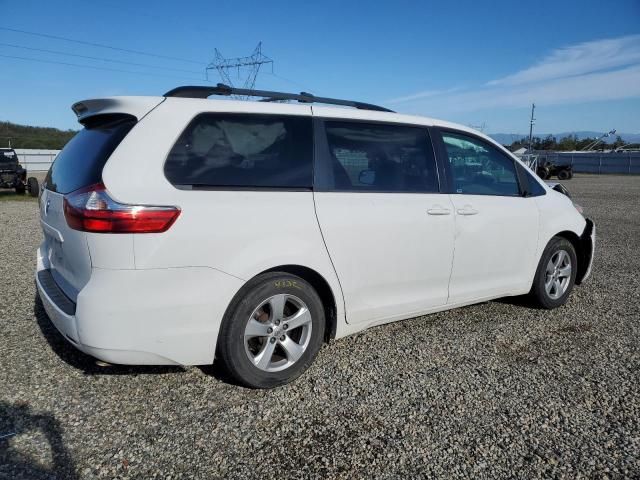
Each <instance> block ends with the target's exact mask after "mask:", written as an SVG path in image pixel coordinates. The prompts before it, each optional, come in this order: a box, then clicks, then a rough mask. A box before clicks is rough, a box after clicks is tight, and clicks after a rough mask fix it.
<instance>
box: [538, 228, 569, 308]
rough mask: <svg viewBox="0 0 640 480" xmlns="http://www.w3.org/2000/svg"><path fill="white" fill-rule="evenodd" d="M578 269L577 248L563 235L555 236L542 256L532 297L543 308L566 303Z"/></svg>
mask: <svg viewBox="0 0 640 480" xmlns="http://www.w3.org/2000/svg"><path fill="white" fill-rule="evenodd" d="M577 269H578V260H577V256H576V251H575V248H573V245H572V244H571V242H570V241H569V240H567V239H565V238H562V237H553V238H552V239H551V241H550V242H549V244H548V245H547V247H546V248H545V250H544V252H543V253H542V257H541V258H540V263H539V264H538V269H537V270H536V276H535V278H534V280H533V286H532V288H531V294H530V295H531V297H532V298H533V300H534V301H535V302H536V304H538V305H539V306H541V307H542V308H547V309H551V308H556V307H559V306H561V305H564V304H565V303H566V302H567V299H568V298H569V294H570V293H571V290H572V289H573V285H574V283H575V279H576V272H577Z"/></svg>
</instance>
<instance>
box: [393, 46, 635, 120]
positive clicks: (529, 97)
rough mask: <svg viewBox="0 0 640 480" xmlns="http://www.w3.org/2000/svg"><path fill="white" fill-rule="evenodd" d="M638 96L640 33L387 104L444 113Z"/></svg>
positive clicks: (562, 51)
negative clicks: (481, 80) (480, 81)
mask: <svg viewBox="0 0 640 480" xmlns="http://www.w3.org/2000/svg"><path fill="white" fill-rule="evenodd" d="M634 97H640V35H629V36H624V37H619V38H612V39H604V40H596V41H592V42H586V43H580V44H577V45H573V46H569V47H564V48H561V49H558V50H555V51H553V52H552V53H551V54H550V55H548V56H547V57H546V58H545V59H543V60H542V61H541V62H539V63H537V64H535V65H533V66H531V67H530V68H526V69H524V70H520V71H518V72H515V73H513V74H512V75H508V76H506V77H503V78H500V79H496V80H492V81H490V82H488V83H486V84H484V85H479V86H477V87H475V88H469V89H465V90H461V89H449V90H440V91H436V90H430V91H425V92H418V93H415V94H413V95H406V96H404V97H400V98H396V99H394V100H392V101H389V102H388V103H390V104H405V106H406V107H409V108H410V110H411V111H412V112H413V113H421V112H424V111H427V112H429V114H433V113H435V112H438V113H439V114H443V113H444V114H446V113H450V112H464V111H474V110H482V109H493V108H512V107H526V106H528V105H531V103H533V102H535V103H536V104H537V105H562V104H571V103H583V102H590V101H602V100H617V99H623V98H634ZM409 102H411V103H410V105H407V104H408V103H409Z"/></svg>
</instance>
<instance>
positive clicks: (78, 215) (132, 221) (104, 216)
mask: <svg viewBox="0 0 640 480" xmlns="http://www.w3.org/2000/svg"><path fill="white" fill-rule="evenodd" d="M179 215H180V209H179V208H177V207H157V206H151V205H127V204H123V203H118V202H116V201H115V200H114V199H112V198H111V197H110V196H109V194H108V193H107V190H106V188H105V186H104V185H103V184H101V183H97V184H95V185H91V186H89V187H87V188H83V189H80V190H76V191H75V192H72V193H70V194H68V195H65V197H64V216H65V218H66V220H67V224H68V225H69V227H71V228H73V229H74V230H81V231H83V232H96V233H160V232H165V231H167V230H168V229H169V227H170V226H171V225H172V224H173V222H175V221H176V219H177V218H178V216H179Z"/></svg>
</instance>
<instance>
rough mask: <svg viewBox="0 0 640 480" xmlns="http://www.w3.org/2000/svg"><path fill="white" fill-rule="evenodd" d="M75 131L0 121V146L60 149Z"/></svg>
mask: <svg viewBox="0 0 640 480" xmlns="http://www.w3.org/2000/svg"><path fill="white" fill-rule="evenodd" d="M76 133H78V132H76V131H75V130H59V129H57V128H50V127H30V126H27V125H18V124H15V123H11V122H0V148H6V147H9V146H11V148H35V149H44V150H61V149H62V147H64V145H65V144H66V143H67V142H68V141H69V140H71V137H73V136H74V135H75V134H76Z"/></svg>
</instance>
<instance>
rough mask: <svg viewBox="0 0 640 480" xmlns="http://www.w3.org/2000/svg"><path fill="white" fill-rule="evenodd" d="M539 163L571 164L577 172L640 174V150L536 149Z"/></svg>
mask: <svg viewBox="0 0 640 480" xmlns="http://www.w3.org/2000/svg"><path fill="white" fill-rule="evenodd" d="M534 155H537V156H538V165H544V164H545V163H546V162H551V163H552V164H554V165H571V167H572V168H573V171H574V172H577V173H622V174H624V173H626V174H634V173H635V174H640V152H626V153H624V152H621V153H599V152H598V153H579V152H576V153H570V152H567V153H562V152H546V151H536V152H534Z"/></svg>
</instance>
